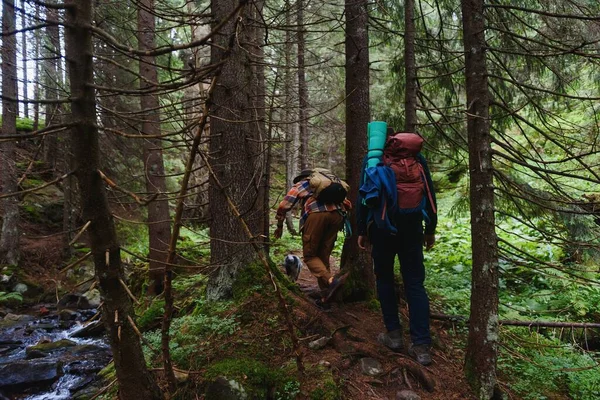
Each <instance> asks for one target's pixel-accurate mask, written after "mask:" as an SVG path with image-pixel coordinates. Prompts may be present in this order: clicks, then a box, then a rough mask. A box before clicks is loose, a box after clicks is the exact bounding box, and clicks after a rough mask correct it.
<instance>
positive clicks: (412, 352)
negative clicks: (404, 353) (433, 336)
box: [408, 344, 431, 365]
mask: <svg viewBox="0 0 600 400" xmlns="http://www.w3.org/2000/svg"><path fill="white" fill-rule="evenodd" d="M408 355H409V356H411V357H412V358H414V359H415V360H417V362H418V363H419V364H421V365H429V364H431V354H430V353H429V345H428V344H413V345H412V346H410V347H409V348H408Z"/></svg>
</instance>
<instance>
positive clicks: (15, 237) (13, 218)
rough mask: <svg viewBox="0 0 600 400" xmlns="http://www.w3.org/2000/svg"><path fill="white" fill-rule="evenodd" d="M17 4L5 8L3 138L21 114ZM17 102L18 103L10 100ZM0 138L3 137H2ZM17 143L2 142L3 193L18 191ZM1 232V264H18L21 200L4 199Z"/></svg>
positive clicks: (7, 2)
mask: <svg viewBox="0 0 600 400" xmlns="http://www.w3.org/2000/svg"><path fill="white" fill-rule="evenodd" d="M15 27H16V16H15V1H14V0H5V1H4V2H3V7H2V95H3V96H5V97H4V99H2V132H1V133H2V135H16V133H17V116H18V112H19V108H18V102H17V101H16V99H17V98H18V93H17V90H18V89H17V37H16V34H14V33H12V34H9V33H10V32H14V31H15ZM9 99H15V100H9ZM2 135H0V136H2ZM15 147H16V145H15V141H7V142H0V193H2V194H7V193H14V192H16V191H17V170H16V168H17V167H16V163H15ZM2 208H3V210H4V212H3V213H2V231H1V232H0V265H1V264H11V265H17V264H18V263H19V201H18V199H17V197H15V196H13V197H7V198H4V199H2Z"/></svg>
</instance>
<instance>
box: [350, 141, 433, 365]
mask: <svg viewBox="0 0 600 400" xmlns="http://www.w3.org/2000/svg"><path fill="white" fill-rule="evenodd" d="M422 146H423V138H422V137H421V136H419V135H417V134H415V133H396V134H393V135H391V136H389V137H388V138H387V140H386V141H385V147H384V148H383V156H382V157H381V162H379V163H378V164H377V165H375V166H371V167H368V168H365V170H364V175H363V182H362V185H361V187H360V189H359V202H358V234H359V237H358V245H359V247H360V248H361V249H363V250H364V249H366V248H367V245H368V244H369V243H370V245H371V256H372V258H373V264H374V271H375V276H376V283H377V295H378V297H379V303H380V305H381V311H382V314H383V322H384V325H385V327H386V330H387V332H385V333H381V334H380V335H379V336H378V338H377V339H378V341H379V342H380V343H382V344H383V345H385V346H387V347H388V348H390V349H391V350H393V351H396V352H400V351H402V350H403V348H404V343H403V336H402V326H401V323H400V318H399V316H398V301H397V295H396V291H395V285H394V259H395V258H396V256H398V259H399V261H400V272H401V275H402V280H403V283H404V290H405V293H406V299H407V302H408V309H409V324H410V337H411V341H412V344H411V346H410V347H409V348H408V353H409V355H411V356H412V357H414V358H415V359H416V360H417V361H418V362H419V363H421V364H423V365H429V364H430V363H431V355H430V351H429V349H430V345H431V335H430V331H429V298H428V296H427V292H426V291H425V287H424V284H423V283H424V280H425V267H424V264H423V246H425V248H426V250H429V249H431V248H432V247H433V245H434V243H435V228H436V225H437V214H436V212H437V210H436V199H435V193H434V189H433V183H432V180H431V174H430V172H429V168H428V167H427V162H426V161H425V158H424V157H423V155H422V154H421V153H420V151H421V148H422ZM423 223H425V229H423Z"/></svg>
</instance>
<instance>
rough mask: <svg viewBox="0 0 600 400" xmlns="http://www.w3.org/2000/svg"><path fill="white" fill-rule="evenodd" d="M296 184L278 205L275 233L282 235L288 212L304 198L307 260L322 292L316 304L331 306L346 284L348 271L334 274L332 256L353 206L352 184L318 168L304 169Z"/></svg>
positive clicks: (306, 262) (303, 238)
mask: <svg viewBox="0 0 600 400" xmlns="http://www.w3.org/2000/svg"><path fill="white" fill-rule="evenodd" d="M293 182H294V186H292V187H291V189H290V190H289V191H288V193H287V194H286V196H285V197H284V199H283V201H281V203H280V204H279V208H278V209H277V216H276V218H277V228H276V229H275V233H274V236H275V238H276V239H279V238H281V235H282V233H283V223H284V221H285V215H286V213H287V212H288V211H290V210H291V209H292V208H293V207H294V205H296V204H297V203H298V202H300V204H301V206H302V215H301V217H300V232H301V233H302V254H303V258H304V263H305V264H306V266H307V267H308V269H309V270H310V272H311V273H312V274H313V275H314V276H315V277H316V278H317V282H318V285H319V288H320V289H321V293H322V296H321V298H319V299H317V301H316V304H317V306H319V307H320V308H323V309H327V308H329V302H330V300H331V299H332V298H333V295H334V294H335V293H336V292H337V290H338V289H339V288H340V287H341V286H342V285H343V284H344V281H345V280H346V278H347V277H348V274H347V273H346V274H342V275H339V276H335V277H334V276H333V275H332V274H331V266H330V264H329V257H330V256H331V252H332V251H333V247H334V245H335V241H336V239H337V234H338V232H339V231H340V230H342V229H343V228H344V225H345V214H346V211H347V210H350V209H351V208H352V205H351V203H350V201H349V200H348V199H347V198H346V195H347V194H348V190H349V187H348V185H347V184H346V182H344V181H343V180H341V179H339V178H338V177H337V176H335V174H333V173H332V172H331V171H329V170H326V169H322V168H315V169H312V170H304V171H302V172H301V173H300V175H298V176H297V177H296V178H294V181H293Z"/></svg>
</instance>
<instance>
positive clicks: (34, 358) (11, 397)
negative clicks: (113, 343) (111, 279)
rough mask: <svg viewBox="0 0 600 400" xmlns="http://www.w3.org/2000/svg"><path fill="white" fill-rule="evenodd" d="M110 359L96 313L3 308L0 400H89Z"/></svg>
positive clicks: (0, 320)
mask: <svg viewBox="0 0 600 400" xmlns="http://www.w3.org/2000/svg"><path fill="white" fill-rule="evenodd" d="M111 358H112V357H111V353H110V348H109V346H108V344H107V342H106V339H105V338H104V330H103V326H102V323H101V322H100V321H98V320H97V316H96V310H95V309H79V310H76V311H74V310H71V309H60V308H59V309H57V308H56V305H47V304H45V305H38V306H36V307H34V308H32V309H30V310H27V311H25V312H22V313H15V312H11V310H6V309H5V310H1V309H0V400H7V399H8V400H16V399H19V400H20V399H26V400H61V399H77V398H84V397H85V398H89V397H90V396H91V395H93V394H94V393H95V392H97V391H98V389H99V386H101V382H99V379H97V373H98V372H99V371H100V370H101V369H102V368H104V367H105V366H106V365H107V364H108V363H109V362H110V360H111Z"/></svg>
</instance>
